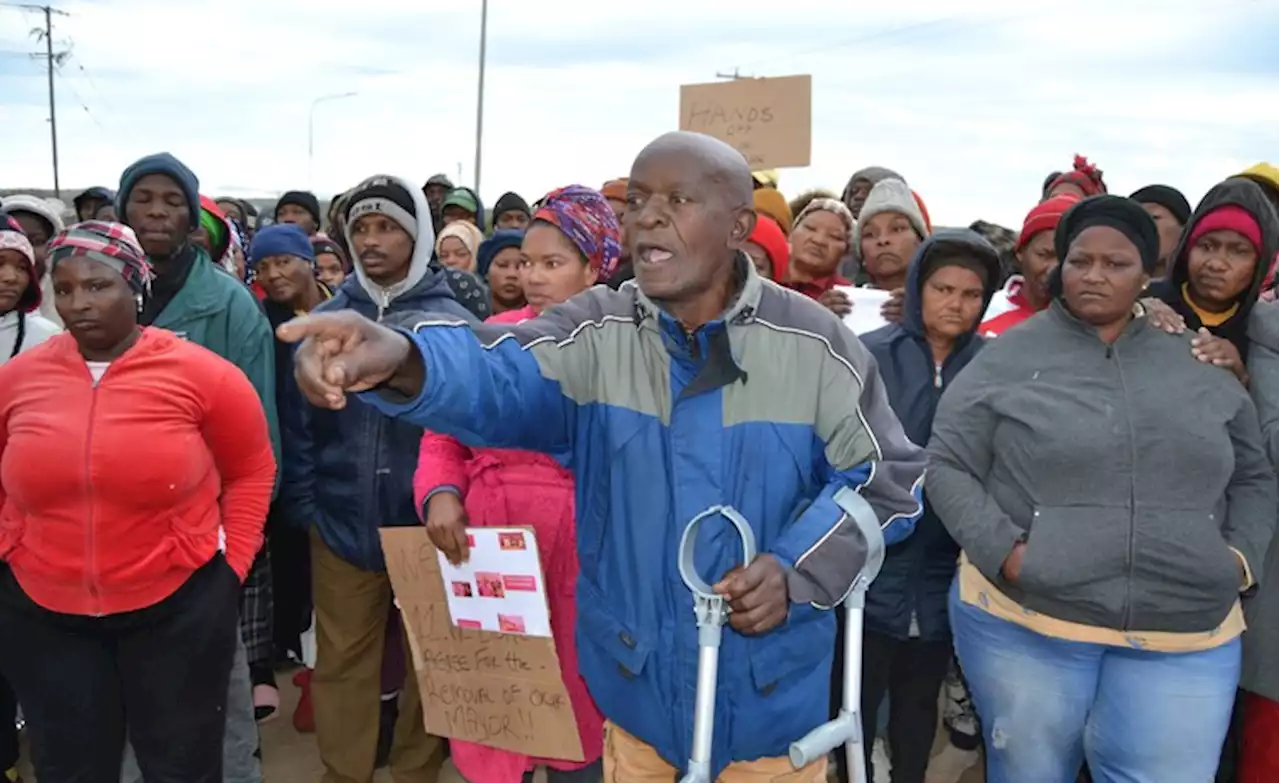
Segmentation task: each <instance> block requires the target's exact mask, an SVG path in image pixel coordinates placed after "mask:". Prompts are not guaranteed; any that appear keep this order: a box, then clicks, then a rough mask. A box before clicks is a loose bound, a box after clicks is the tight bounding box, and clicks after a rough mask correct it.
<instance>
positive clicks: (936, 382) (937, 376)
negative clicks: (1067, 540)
mask: <svg viewBox="0 0 1280 783" xmlns="http://www.w3.org/2000/svg"><path fill="white" fill-rule="evenodd" d="M933 388H935V389H941V388H942V365H941V364H938V363H937V362H934V363H933Z"/></svg>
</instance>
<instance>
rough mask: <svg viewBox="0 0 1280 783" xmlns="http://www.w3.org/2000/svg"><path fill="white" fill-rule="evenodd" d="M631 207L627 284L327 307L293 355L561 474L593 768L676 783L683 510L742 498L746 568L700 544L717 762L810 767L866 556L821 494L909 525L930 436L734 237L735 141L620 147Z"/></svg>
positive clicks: (818, 772)
mask: <svg viewBox="0 0 1280 783" xmlns="http://www.w3.org/2000/svg"><path fill="white" fill-rule="evenodd" d="M625 218H626V219H625V224H626V236H627V242H628V245H629V247H630V250H631V257H632V259H633V261H634V263H635V271H636V279H635V284H634V285H632V284H628V285H626V286H624V287H623V288H622V289H621V290H618V291H613V290H610V289H608V288H606V287H604V286H597V287H595V288H592V289H590V290H588V291H585V292H583V293H582V294H579V295H578V296H576V297H574V298H573V299H570V300H569V301H568V302H565V303H564V304H562V305H560V306H558V307H554V308H551V309H549V310H547V311H545V312H544V313H543V315H542V317H540V318H536V319H534V320H531V321H526V322H524V323H522V324H521V325H519V326H516V327H511V326H500V327H491V326H482V327H475V328H471V327H468V326H467V325H466V324H463V323H461V322H459V323H456V324H451V323H441V322H440V321H439V320H429V319H425V318H424V319H419V321H418V322H416V323H415V322H414V321H412V320H410V321H407V322H404V324H403V326H404V327H405V328H402V329H399V330H394V329H389V328H387V327H385V326H381V325H379V324H376V323H373V322H372V321H368V320H366V319H362V318H359V317H358V316H353V315H351V314H345V313H334V314H326V315H318V316H307V317H304V318H301V319H298V320H296V321H293V322H291V323H289V324H286V325H284V326H283V327H281V332H280V333H281V337H282V338H284V339H286V340H292V341H301V342H302V345H301V346H300V348H299V349H298V354H297V365H296V373H297V376H298V379H299V382H300V384H301V386H302V388H303V389H304V390H305V392H306V393H307V395H308V396H309V397H310V398H311V399H312V400H313V401H314V402H315V403H316V404H317V405H324V406H328V407H333V408H340V407H342V406H344V405H347V404H369V405H373V406H374V407H376V408H378V409H379V410H381V411H382V412H384V413H385V414H386V415H388V416H396V417H403V418H406V419H408V420H410V421H412V422H414V423H415V424H418V425H421V426H423V427H426V428H428V429H431V430H434V431H437V432H444V433H448V434H450V435H454V436H455V437H457V438H459V439H460V440H462V441H463V442H465V443H468V444H470V445H473V446H498V447H506V448H521V449H530V450H534V451H542V452H546V453H550V454H555V455H557V456H559V457H560V458H561V459H562V460H563V461H564V463H565V464H566V465H568V466H570V468H571V469H572V470H573V472H574V474H575V476H576V479H577V487H576V491H577V505H576V509H577V542H578V559H579V563H580V568H581V573H580V576H579V579H578V595H577V607H578V616H577V623H578V634H577V638H578V645H579V646H578V651H577V652H578V663H579V670H580V672H581V673H582V676H583V677H584V678H585V679H586V682H587V685H588V686H589V688H590V690H591V694H592V696H593V697H594V698H595V700H596V702H597V704H598V705H599V707H600V709H601V711H602V712H603V713H604V715H605V717H606V718H607V720H608V724H607V737H606V742H605V743H604V745H605V749H604V759H603V762H604V773H605V779H606V780H626V781H628V783H636V782H637V781H638V782H640V783H646V782H647V781H655V783H656V781H663V783H670V781H671V780H672V779H673V777H675V776H676V775H677V774H678V772H679V770H681V769H682V768H683V767H684V766H685V764H686V762H687V759H688V758H689V755H690V746H691V742H692V734H693V715H694V690H695V684H696V681H697V660H698V632H697V626H696V623H695V617H694V612H693V607H694V601H693V596H692V595H691V594H690V591H689V589H688V588H687V587H686V586H685V585H684V583H683V582H682V581H681V578H680V575H679V571H678V569H677V566H676V554H677V550H678V546H679V542H680V536H681V533H682V532H683V531H684V528H685V526H686V524H687V523H688V522H689V520H690V519H692V518H693V517H695V516H697V515H698V514H700V513H702V512H703V511H705V510H707V509H708V508H710V507H713V506H721V505H728V506H732V507H733V508H735V509H737V510H738V511H739V512H740V513H741V514H742V515H743V516H744V517H745V518H746V519H747V521H748V522H749V524H750V525H751V528H752V531H753V533H754V536H755V540H756V542H757V550H758V551H759V552H760V554H759V555H758V556H757V557H756V558H755V559H754V560H753V561H752V562H751V563H750V564H749V565H748V566H747V567H746V568H741V567H737V568H735V566H739V564H738V563H737V562H736V560H735V558H737V557H739V556H740V550H739V547H738V545H737V543H736V542H737V538H736V536H733V535H732V534H726V533H725V531H722V530H717V531H715V532H710V531H709V532H707V533H706V534H705V535H702V536H701V537H700V538H699V542H698V561H699V565H700V566H701V567H702V568H703V570H702V576H703V578H706V579H708V580H711V579H719V580H720V581H719V582H718V583H717V584H716V585H715V587H716V590H717V592H719V593H720V594H722V595H724V596H726V597H727V599H728V600H729V602H730V605H731V606H732V608H733V613H732V614H731V615H730V627H727V628H726V630H725V633H724V638H723V641H722V645H721V650H720V673H719V690H718V692H717V698H716V702H717V703H716V725H715V735H714V741H713V743H712V765H711V766H712V777H713V779H717V778H718V779H719V780H721V781H724V783H732V781H735V780H761V779H769V780H773V779H785V780H788V781H798V782H800V783H805V782H807V781H814V782H815V783H816V782H817V781H825V779H826V760H825V759H822V760H819V761H817V762H815V763H813V764H811V765H809V766H807V767H805V768H803V769H802V770H799V771H797V772H793V771H792V770H791V767H790V763H789V762H788V761H787V759H786V754H787V748H788V746H789V744H790V743H791V742H793V741H794V740H796V739H799V738H800V737H802V736H804V735H805V734H806V733H807V732H808V731H809V730H811V729H813V728H814V727H815V726H817V725H819V724H821V723H823V722H824V721H825V720H826V719H827V704H828V693H829V690H830V672H831V665H832V650H833V648H834V642H835V634H836V623H835V617H834V616H833V613H832V612H831V611H829V610H830V609H831V607H834V606H837V605H839V604H840V602H841V601H842V599H843V598H844V597H845V595H846V594H847V592H848V590H849V588H850V585H851V584H852V581H853V579H854V577H855V576H856V575H857V572H858V570H859V568H860V567H861V564H862V563H863V562H864V560H865V542H864V541H863V540H862V538H861V536H860V535H859V534H858V533H857V531H856V529H855V528H854V526H853V524H852V523H851V522H850V521H848V520H847V519H846V517H845V516H844V514H843V513H842V512H841V510H840V509H839V508H838V507H837V506H836V504H835V503H834V501H833V499H832V497H833V495H834V493H835V492H836V491H837V490H839V489H841V488H844V487H852V488H855V489H857V490H858V491H860V492H861V493H862V494H863V495H864V496H865V497H866V498H867V499H868V500H869V501H870V502H871V503H872V505H873V506H874V507H875V508H876V510H877V513H878V514H879V515H880V518H881V521H882V522H883V524H884V526H885V529H884V532H885V537H886V539H887V541H888V542H889V543H894V542H896V541H899V540H901V539H902V538H904V537H905V536H907V535H909V534H910V533H911V531H912V529H913V527H914V524H915V520H916V518H917V516H918V515H919V513H920V487H921V483H922V478H923V470H924V459H923V456H922V453H921V451H920V450H919V449H918V448H916V447H915V446H914V445H912V444H911V442H910V441H909V440H907V438H906V436H905V435H904V434H903V431H902V427H901V426H900V425H899V424H898V420H897V419H896V418H895V417H894V415H893V412H892V410H891V409H890V407H889V404H888V400H887V399H886V397H885V389H884V385H883V383H882V382H881V380H880V376H879V373H878V372H877V371H876V368H875V364H874V362H873V361H872V359H871V358H870V357H869V356H868V354H867V352H866V351H865V350H864V349H863V347H862V344H861V343H860V342H858V340H857V338H856V337H854V336H853V334H852V333H851V332H849V331H848V330H847V329H845V328H844V326H843V325H842V324H841V323H840V320H839V319H838V318H837V317H836V316H835V315H833V314H832V313H831V312H829V311H828V310H827V309H826V308H824V307H822V306H821V305H819V304H817V303H815V302H813V301H810V300H809V299H807V298H805V297H803V296H801V295H799V294H796V293H793V292H791V291H788V290H785V289H783V288H780V287H778V286H775V285H773V284H770V283H767V282H763V281H762V280H761V279H760V278H759V277H757V275H756V272H755V267H754V265H753V264H752V263H751V260H750V259H749V258H748V257H747V255H746V254H745V253H744V252H743V251H742V250H741V249H740V248H741V245H742V243H743V242H744V241H745V240H746V239H747V237H748V236H749V235H750V233H751V229H752V227H753V225H754V221H755V216H754V213H753V211H752V206H751V174H750V172H749V171H748V170H747V165H746V161H744V160H743V158H742V156H741V155H739V154H738V153H737V152H736V151H735V150H733V148H731V147H729V146H727V145H725V144H723V143H721V142H719V141H716V140H715V139H712V138H710V137H708V136H702V135H698V134H692V133H669V134H666V135H664V136H661V137H659V138H658V139H657V140H655V141H654V142H652V143H651V144H649V146H647V147H645V149H644V150H643V151H642V152H641V153H640V156H639V157H638V158H636V161H635V164H634V166H633V167H632V169H631V177H630V180H629V181H628V185H627V209H626V215H625ZM348 392H360V394H359V395H358V398H357V399H358V402H355V403H351V402H349V401H348V399H347V397H346V394H347V393H348ZM712 527H714V526H712ZM584 745H585V743H584ZM783 776H786V777H783Z"/></svg>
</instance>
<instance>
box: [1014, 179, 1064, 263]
mask: <svg viewBox="0 0 1280 783" xmlns="http://www.w3.org/2000/svg"><path fill="white" fill-rule="evenodd" d="M1079 203H1080V197H1079V196H1077V195H1075V194H1074V193H1063V194H1062V195H1060V196H1054V197H1053V198H1051V199H1048V200H1047V201H1041V202H1040V203H1039V204H1036V205H1035V206H1034V207H1032V208H1031V211H1030V212H1028V213H1027V217H1026V218H1025V219H1024V220H1023V221H1022V233H1021V234H1018V241H1017V243H1016V244H1014V246H1013V252H1015V253H1017V252H1018V251H1019V250H1021V249H1022V248H1024V247H1026V246H1027V243H1028V242H1030V241H1031V239H1032V238H1033V237H1034V236H1035V235H1036V234H1039V233H1040V232H1041V231H1053V230H1054V229H1055V228H1057V227H1058V221H1059V220H1061V219H1062V216H1063V215H1064V214H1066V211H1067V210H1068V209H1071V208H1072V207H1074V206H1075V205H1076V204H1079Z"/></svg>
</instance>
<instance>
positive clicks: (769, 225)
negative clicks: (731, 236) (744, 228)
mask: <svg viewBox="0 0 1280 783" xmlns="http://www.w3.org/2000/svg"><path fill="white" fill-rule="evenodd" d="M747 241H748V242H755V243H756V244H757V245H759V246H760V247H762V248H764V252H765V255H767V256H769V261H771V262H772V263H773V279H774V281H775V282H779V283H780V282H782V281H783V280H786V279H787V268H788V267H789V266H790V265H791V246H790V245H789V244H788V243H787V235H786V234H784V233H782V227H781V226H779V225H778V221H776V220H774V219H773V218H771V217H769V216H768V215H758V216H757V217H756V227H755V228H754V229H752V231H751V236H749V237H747Z"/></svg>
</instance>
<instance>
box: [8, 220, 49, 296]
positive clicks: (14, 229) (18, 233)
mask: <svg viewBox="0 0 1280 783" xmlns="http://www.w3.org/2000/svg"><path fill="white" fill-rule="evenodd" d="M0 250H16V251H17V252H18V255H20V256H22V258H23V259H24V260H25V261H26V262H27V278H28V279H27V290H25V291H23V292H22V296H21V297H19V298H18V304H17V305H15V306H14V309H15V310H17V311H19V312H22V313H30V312H34V311H35V310H36V309H37V308H39V307H40V278H38V277H36V253H35V250H34V249H33V248H32V247H31V240H29V239H27V235H26V234H24V233H22V226H20V225H18V221H16V220H14V219H13V218H12V217H9V215H7V214H4V213H0ZM0 315H4V313H0Z"/></svg>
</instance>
